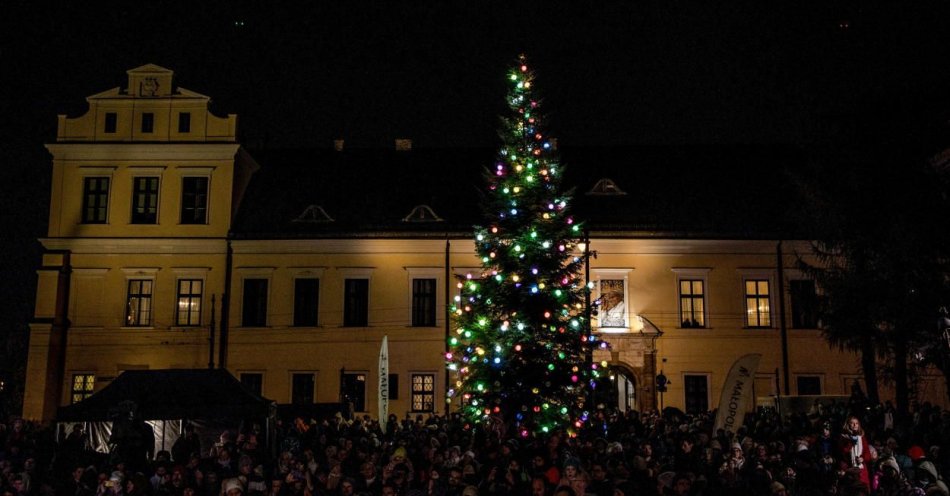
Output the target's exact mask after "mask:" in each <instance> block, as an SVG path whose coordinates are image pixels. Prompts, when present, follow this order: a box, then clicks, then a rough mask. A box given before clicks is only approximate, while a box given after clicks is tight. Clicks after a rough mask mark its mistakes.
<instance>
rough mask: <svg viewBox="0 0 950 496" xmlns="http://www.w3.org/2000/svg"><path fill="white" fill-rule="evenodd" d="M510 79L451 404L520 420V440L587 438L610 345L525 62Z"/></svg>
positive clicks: (462, 319)
mask: <svg viewBox="0 0 950 496" xmlns="http://www.w3.org/2000/svg"><path fill="white" fill-rule="evenodd" d="M508 82H509V83H510V90H509V92H508V96H507V99H508V100H507V102H508V105H509V107H510V109H511V114H510V115H509V116H507V117H503V118H502V126H501V130H500V133H499V134H500V135H501V138H502V142H503V143H502V146H501V149H500V150H499V152H498V156H497V159H496V160H495V163H494V164H493V165H492V166H491V167H490V168H489V169H488V171H487V172H486V181H487V183H488V185H487V188H488V191H487V193H486V195H485V200H484V202H483V207H482V208H483V211H484V214H485V220H484V222H485V225H484V226H482V227H478V228H476V232H475V247H476V251H477V253H478V257H479V258H480V259H481V262H482V269H481V271H480V273H475V274H469V275H468V276H467V280H466V281H464V282H462V283H460V285H459V287H460V296H459V297H457V298H456V301H455V305H454V307H453V311H454V313H455V316H456V332H455V334H454V335H452V336H450V338H449V350H450V351H449V352H448V353H447V354H446V360H447V363H448V368H449V370H451V371H453V372H454V374H453V375H454V384H453V385H454V387H452V388H450V390H449V395H450V397H449V401H450V402H458V403H460V404H461V407H460V408H461V411H462V412H463V414H464V415H465V417H466V418H468V419H469V420H470V421H472V422H475V423H477V422H485V421H487V420H489V419H495V420H500V421H503V422H505V423H506V424H515V425H517V429H518V433H519V435H521V436H528V435H530V434H531V433H538V432H550V431H552V430H554V429H558V428H565V429H567V430H568V431H571V432H576V431H577V430H578V429H579V428H580V427H581V426H582V425H583V422H584V421H585V420H586V414H585V412H584V401H585V399H586V396H587V392H588V391H589V388H591V387H593V386H594V384H595V381H596V377H597V376H598V373H599V372H598V365H597V364H591V363H589V362H588V361H587V360H585V358H586V357H587V356H588V354H587V353H588V351H589V347H590V346H591V345H594V344H599V343H594V342H593V338H591V337H590V333H589V329H590V328H589V325H588V323H589V318H587V317H585V307H584V302H585V293H584V292H585V291H587V289H588V288H586V287H585V286H584V282H583V280H582V279H581V278H580V270H581V268H582V267H583V264H584V259H583V253H582V251H581V250H580V243H579V241H580V240H579V238H580V236H581V232H582V231H581V226H580V225H579V224H578V222H577V221H576V220H575V219H574V218H573V217H572V216H571V213H570V201H571V197H570V192H568V191H565V190H564V189H563V188H562V186H561V178H562V177H563V172H564V170H563V167H562V166H561V164H560V163H559V161H558V155H557V152H556V150H555V149H554V147H552V145H551V142H550V141H549V139H548V137H547V136H546V135H545V131H544V126H543V116H542V114H541V101H540V99H539V98H538V97H537V96H536V94H535V88H534V81H533V73H532V71H531V69H530V68H529V67H528V64H527V62H526V59H525V57H524V56H521V57H519V60H518V64H517V65H516V66H515V67H514V68H512V70H511V71H510V72H509V74H508Z"/></svg>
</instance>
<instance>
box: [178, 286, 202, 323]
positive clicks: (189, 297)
mask: <svg viewBox="0 0 950 496" xmlns="http://www.w3.org/2000/svg"><path fill="white" fill-rule="evenodd" d="M202 286H203V281H202V280H201V279H181V280H179V281H178V312H177V314H176V317H175V324H177V325H180V326H196V325H201V291H202Z"/></svg>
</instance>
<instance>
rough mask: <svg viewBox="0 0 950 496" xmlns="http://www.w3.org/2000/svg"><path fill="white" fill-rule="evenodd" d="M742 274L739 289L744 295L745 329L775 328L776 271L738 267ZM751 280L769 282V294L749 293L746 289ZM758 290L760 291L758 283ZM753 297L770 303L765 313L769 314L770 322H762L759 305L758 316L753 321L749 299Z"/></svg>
mask: <svg viewBox="0 0 950 496" xmlns="http://www.w3.org/2000/svg"><path fill="white" fill-rule="evenodd" d="M738 273H739V275H740V280H741V285H740V287H739V291H740V292H741V295H742V300H741V301H742V304H741V305H742V310H741V312H742V315H743V317H742V324H743V326H744V328H745V329H774V328H775V323H776V320H777V312H776V310H775V309H776V308H777V307H776V305H775V297H776V296H775V287H776V286H775V271H774V270H772V269H770V268H768V269H766V268H748V269H738ZM750 281H756V282H766V283H767V284H768V295H767V296H763V295H761V294H758V293H757V294H755V295H751V296H750V295H749V294H748V292H747V291H746V287H747V283H748V282H750ZM756 290H757V291H758V285H756ZM751 297H754V298H757V299H758V300H763V301H765V302H766V304H767V305H768V313H766V314H765V315H767V316H768V322H767V323H766V324H765V325H762V324H761V315H762V314H760V313H759V312H758V308H759V307H758V306H756V313H755V315H756V316H757V318H756V320H755V321H753V320H752V319H751V318H750V317H751V315H752V313H751V312H750V311H749V302H750V301H749V300H750V298H751Z"/></svg>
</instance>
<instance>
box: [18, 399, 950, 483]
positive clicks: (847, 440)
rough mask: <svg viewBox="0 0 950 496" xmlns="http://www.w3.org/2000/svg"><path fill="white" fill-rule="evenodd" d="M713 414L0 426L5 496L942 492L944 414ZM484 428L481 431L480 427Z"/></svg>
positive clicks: (818, 409)
mask: <svg viewBox="0 0 950 496" xmlns="http://www.w3.org/2000/svg"><path fill="white" fill-rule="evenodd" d="M712 425H713V415H712V414H710V413H707V414H697V415H686V414H684V413H682V412H680V411H678V410H675V409H667V410H665V411H664V412H662V413H661V412H655V411H654V412H637V411H632V410H631V411H627V412H620V411H611V410H604V409H601V410H598V411H597V412H596V413H595V414H594V415H592V416H591V418H590V421H589V422H588V423H587V425H586V426H585V428H584V429H583V430H582V431H581V432H579V433H576V434H575V435H569V434H568V433H566V432H554V433H551V434H545V435H543V436H529V437H526V438H525V437H520V436H518V435H516V431H515V430H514V429H506V428H505V426H504V424H503V423H501V422H492V423H488V424H486V425H483V424H478V425H476V426H473V425H471V424H469V423H467V422H465V421H464V420H463V419H461V418H459V417H458V416H457V415H449V416H438V415H417V416H414V417H409V416H407V417H406V418H404V419H397V418H396V417H395V416H393V415H390V417H389V418H388V419H386V420H385V421H384V422H382V423H380V422H378V421H377V420H375V419H372V418H370V417H369V416H362V417H356V418H354V419H352V420H346V419H344V418H343V416H342V415H340V414H334V415H329V416H327V417H326V418H305V417H303V416H301V417H297V418H295V419H294V420H293V421H290V422H286V423H283V424H279V426H278V435H277V436H276V437H275V438H274V439H273V443H271V446H264V444H266V443H263V442H262V440H264V439H265V437H266V436H265V435H264V433H262V432H261V431H260V424H255V423H248V424H246V427H245V426H242V427H241V428H236V429H234V430H225V431H224V432H222V433H221V435H220V437H219V438H218V440H217V442H214V443H209V444H211V445H208V446H205V445H203V443H202V442H201V439H200V438H199V437H198V435H197V434H196V433H195V432H194V430H193V429H187V430H186V432H185V433H184V434H183V435H182V436H181V437H180V438H179V440H178V441H177V442H175V444H174V446H173V447H172V449H171V450H170V451H159V452H158V453H157V454H156V455H155V456H154V457H152V459H150V460H147V461H144V462H142V463H132V462H131V461H130V460H122V459H120V458H118V457H116V456H115V455H114V454H113V455H109V454H100V453H96V452H94V451H92V450H91V449H90V445H89V442H88V439H87V434H86V433H84V432H83V431H82V429H81V428H77V429H75V430H73V431H72V432H70V433H69V435H68V436H66V437H65V438H64V439H62V440H59V441H58V442H57V440H56V439H55V436H54V430H53V429H52V428H50V427H49V426H42V425H38V424H33V423H30V422H25V421H23V420H19V419H17V420H13V421H12V422H10V423H8V424H0V472H2V475H3V477H2V480H0V496H21V495H47V494H58V495H67V496H136V495H153V496H165V495H170V496H222V495H223V496H238V495H249V496H250V495H268V496H285V495H286V496H290V495H293V496H298V495H303V496H310V495H312V496H364V495H372V496H377V495H383V496H477V495H489V496H509V495H511V496H515V495H530V496H583V495H597V496H634V495H644V496H653V495H663V496H665V495H677V496H685V495H696V496H698V495H718V494H723V495H734V494H735V495H770V496H771V495H775V496H786V495H792V496H794V495H833V494H835V495H885V496H891V495H944V496H950V491H948V488H947V484H946V483H945V482H944V480H943V474H946V473H948V469H950V453H947V450H944V449H942V447H944V446H950V444H948V442H950V412H947V411H941V410H940V409H938V408H936V407H933V406H930V405H927V404H924V405H922V406H920V407H918V408H916V409H915V410H914V411H913V413H912V415H910V416H908V417H907V418H905V419H896V418H895V415H894V411H893V408H892V407H891V406H890V405H889V404H884V405H876V406H873V407H867V406H864V405H862V406H860V407H858V406H856V405H854V404H831V405H826V406H824V407H822V406H820V405H816V406H815V408H813V409H812V410H811V411H809V412H802V413H795V414H791V415H783V416H780V415H779V413H778V412H776V411H775V410H774V409H760V410H759V411H758V412H756V413H754V414H749V415H747V416H746V418H745V422H744V424H743V425H742V426H741V427H740V428H739V429H738V431H737V432H735V433H731V432H723V431H721V430H720V431H717V432H713V431H712ZM488 426H490V427H488Z"/></svg>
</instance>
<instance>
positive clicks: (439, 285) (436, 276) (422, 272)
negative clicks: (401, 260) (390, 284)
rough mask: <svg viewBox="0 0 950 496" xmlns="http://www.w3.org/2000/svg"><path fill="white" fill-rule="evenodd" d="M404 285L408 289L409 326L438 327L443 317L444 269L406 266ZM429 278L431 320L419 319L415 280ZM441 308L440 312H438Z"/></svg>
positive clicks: (444, 309)
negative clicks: (430, 282) (430, 286)
mask: <svg viewBox="0 0 950 496" xmlns="http://www.w3.org/2000/svg"><path fill="white" fill-rule="evenodd" d="M405 269H406V287H407V289H408V291H407V292H408V298H407V304H408V306H409V307H408V308H409V327H438V326H440V325H441V324H442V322H443V321H444V319H445V311H446V308H445V295H444V292H445V291H444V286H443V284H444V283H445V281H444V279H445V273H444V272H445V269H443V268H441V267H406V268H405ZM422 279H431V280H433V281H434V283H433V284H434V285H433V288H432V300H431V305H432V310H431V311H432V321H431V323H430V322H428V321H419V320H417V319H416V317H417V312H416V308H417V293H416V290H415V284H416V280H422ZM440 310H441V312H440Z"/></svg>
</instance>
